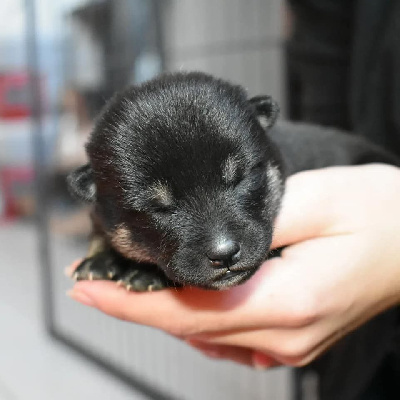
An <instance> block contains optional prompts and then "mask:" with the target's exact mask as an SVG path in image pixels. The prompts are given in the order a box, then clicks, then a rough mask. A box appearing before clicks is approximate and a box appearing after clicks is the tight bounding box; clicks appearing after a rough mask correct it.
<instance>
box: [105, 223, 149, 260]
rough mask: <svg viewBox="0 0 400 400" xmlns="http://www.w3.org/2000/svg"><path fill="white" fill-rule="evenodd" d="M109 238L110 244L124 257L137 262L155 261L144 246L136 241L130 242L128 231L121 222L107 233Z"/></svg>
mask: <svg viewBox="0 0 400 400" xmlns="http://www.w3.org/2000/svg"><path fill="white" fill-rule="evenodd" d="M109 238H110V241H111V244H112V246H113V247H114V248H115V249H116V250H118V251H119V252H120V253H121V254H122V255H123V256H125V257H126V258H129V259H130V260H135V261H138V262H150V263H155V260H154V259H153V258H152V257H151V255H150V254H149V253H148V251H147V250H146V249H145V248H143V247H142V246H141V245H140V244H138V243H134V242H132V240H131V235H130V232H129V230H128V228H126V227H125V226H124V225H123V224H121V225H119V226H118V227H117V228H116V229H115V230H114V231H113V232H111V233H109Z"/></svg>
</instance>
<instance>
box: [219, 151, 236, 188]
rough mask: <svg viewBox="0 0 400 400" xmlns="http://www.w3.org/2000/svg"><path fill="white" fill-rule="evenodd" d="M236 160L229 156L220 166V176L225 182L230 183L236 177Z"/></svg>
mask: <svg viewBox="0 0 400 400" xmlns="http://www.w3.org/2000/svg"><path fill="white" fill-rule="evenodd" d="M237 167H238V160H237V158H236V157H235V156H229V157H228V158H227V159H226V160H225V163H224V165H223V166H222V177H223V179H224V180H225V182H226V183H231V182H233V181H234V180H235V179H236V175H237V172H238V168H237Z"/></svg>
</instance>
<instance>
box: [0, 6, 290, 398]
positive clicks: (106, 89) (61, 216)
mask: <svg viewBox="0 0 400 400" xmlns="http://www.w3.org/2000/svg"><path fill="white" fill-rule="evenodd" d="M0 20H1V21H2V24H1V28H0V273H1V278H0V318H1V319H0V321H1V324H0V326H1V328H0V342H1V343H2V350H1V353H0V400H15V399H18V400H23V399H24V400H28V399H29V400H34V399H42V400H43V399H51V400H63V399H65V400H66V399H68V400H70V399H71V398H74V399H76V400H79V399H88V398H89V399H94V398H96V397H97V398H99V399H109V398H110V399H111V398H112V399H113V400H119V399H121V400H122V399H142V398H154V399H163V398H170V399H188V400H192V399H193V400H194V399H221V400H224V399H261V398H268V399H278V400H285V399H289V398H290V397H291V375H290V371H288V370H287V369H285V368H281V369H277V370H274V371H272V372H267V373H265V372H257V371H252V370H250V369H248V368H245V367H240V366H236V365H233V364H230V363H227V362H216V361H211V360H208V359H206V358H204V357H203V356H201V355H199V354H198V353H197V352H195V351H194V350H192V349H190V348H188V347H187V346H185V345H182V344H181V343H179V342H178V341H177V340H175V339H173V338H170V337H168V336H167V335H165V334H163V333H161V332H157V331H155V330H152V329H150V328H145V327H140V326H135V325H133V324H127V323H124V322H121V321H117V320H113V319H111V318H109V317H105V316H103V315H100V313H98V312H96V311H95V310H91V309H89V308H85V307H83V306H81V305H79V304H76V303H75V302H73V301H71V300H70V299H68V298H67V297H66V296H65V292H66V290H67V289H68V288H69V287H70V286H71V282H70V281H69V279H67V278H66V277H65V276H64V274H63V270H64V268H65V266H67V265H68V264H69V263H70V262H72V261H73V260H75V259H76V258H80V257H82V256H83V255H84V254H85V252H86V249H87V236H88V233H89V230H90V224H89V219H88V213H87V209H86V208H85V207H82V205H80V204H78V203H76V202H75V201H74V200H73V199H71V198H70V196H69V194H68V190H67V187H66V183H65V177H66V175H67V174H68V172H69V171H71V170H72V169H73V168H75V167H77V166H79V165H81V164H82V163H84V162H85V160H86V155H85V152H84V148H83V145H84V143H85V141H86V139H87V136H88V134H89V132H90V130H91V127H92V121H93V118H94V117H95V116H96V114H97V113H98V111H99V110H100V108H101V107H102V106H103V104H104V103H105V102H106V100H107V99H108V98H109V97H110V96H111V95H112V94H113V93H114V92H115V91H116V90H118V89H121V88H124V87H126V86H127V85H130V84H135V83H140V82H143V81H145V80H147V79H149V78H152V77H154V76H155V75H157V74H159V73H161V72H163V71H176V70H201V71H206V72H209V73H212V74H215V75H217V76H220V77H223V78H225V79H230V80H232V81H234V82H236V83H240V84H242V85H243V86H244V87H245V88H247V90H248V91H249V93H250V94H251V95H256V94H262V93H268V94H270V95H272V96H273V97H274V98H276V99H277V100H278V101H279V102H280V104H281V105H282V109H283V110H284V112H285V110H286V105H285V104H286V103H285V101H284V100H285V98H286V95H285V85H284V82H285V80H286V77H285V68H284V57H283V55H284V46H283V43H284V40H283V36H284V32H285V30H286V29H287V28H286V26H287V21H288V18H287V16H286V14H285V8H284V5H283V1H282V0H271V1H264V0H246V1H240V0H219V1H214V0H202V1H198V0H103V1H100V0H91V1H87V0H59V1H51V0H36V1H31V0H26V1H25V0H2V1H1V2H0Z"/></svg>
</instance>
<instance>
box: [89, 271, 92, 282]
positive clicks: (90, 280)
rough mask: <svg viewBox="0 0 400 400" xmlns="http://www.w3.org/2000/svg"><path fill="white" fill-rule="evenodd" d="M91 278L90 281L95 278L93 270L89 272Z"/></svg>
mask: <svg viewBox="0 0 400 400" xmlns="http://www.w3.org/2000/svg"><path fill="white" fill-rule="evenodd" d="M89 280H90V281H92V280H93V272H89Z"/></svg>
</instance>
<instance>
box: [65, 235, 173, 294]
mask: <svg viewBox="0 0 400 400" xmlns="http://www.w3.org/2000/svg"><path fill="white" fill-rule="evenodd" d="M73 279H75V280H77V281H81V280H113V281H117V282H118V284H119V285H120V286H124V287H125V288H126V289H127V290H132V291H135V292H146V291H153V290H160V289H164V288H167V287H177V286H179V285H177V284H174V282H172V281H171V280H169V279H168V278H167V277H166V276H165V274H164V273H163V272H162V271H161V270H160V269H159V268H158V267H157V266H156V265H153V264H144V263H139V262H136V261H133V260H128V259H127V258H125V257H123V256H121V255H120V254H118V253H117V252H116V251H115V250H113V249H112V248H111V247H109V245H108V244H107V242H106V241H105V240H104V238H103V237H102V236H98V235H97V236H94V237H93V238H92V240H91V242H90V245H89V250H88V254H87V256H86V258H85V259H84V260H83V261H82V262H81V263H80V264H79V265H78V268H77V269H76V270H75V272H74V274H73Z"/></svg>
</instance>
